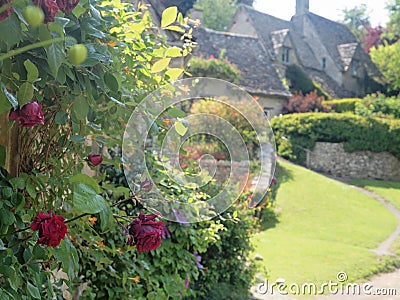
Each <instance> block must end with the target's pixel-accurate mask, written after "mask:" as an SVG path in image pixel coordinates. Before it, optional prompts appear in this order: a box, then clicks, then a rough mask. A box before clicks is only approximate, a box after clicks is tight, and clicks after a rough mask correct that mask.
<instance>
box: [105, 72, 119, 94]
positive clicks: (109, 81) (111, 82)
mask: <svg viewBox="0 0 400 300" xmlns="http://www.w3.org/2000/svg"><path fill="white" fill-rule="evenodd" d="M104 82H105V83H106V85H107V86H108V88H109V89H110V90H111V91H113V92H118V89H119V84H118V80H117V78H115V76H114V75H113V74H111V73H109V72H107V73H105V74H104Z"/></svg>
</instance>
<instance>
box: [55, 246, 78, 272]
mask: <svg viewBox="0 0 400 300" xmlns="http://www.w3.org/2000/svg"><path fill="white" fill-rule="evenodd" d="M53 255H54V257H55V258H56V259H57V260H59V261H60V262H61V263H62V266H63V271H64V272H65V273H67V275H68V277H69V279H71V280H72V279H74V278H75V277H76V274H77V272H78V269H79V264H78V263H79V259H78V253H77V251H76V248H75V247H74V245H72V244H71V242H70V241H69V239H64V240H62V241H61V242H60V245H59V246H58V247H56V248H54V249H53Z"/></svg>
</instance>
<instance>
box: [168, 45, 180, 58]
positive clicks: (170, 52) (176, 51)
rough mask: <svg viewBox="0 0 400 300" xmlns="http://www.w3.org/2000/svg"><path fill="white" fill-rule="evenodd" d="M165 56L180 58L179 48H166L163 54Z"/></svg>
mask: <svg viewBox="0 0 400 300" xmlns="http://www.w3.org/2000/svg"><path fill="white" fill-rule="evenodd" d="M165 56H168V57H181V56H182V50H181V48H178V47H171V48H168V49H167V51H166V52H165Z"/></svg>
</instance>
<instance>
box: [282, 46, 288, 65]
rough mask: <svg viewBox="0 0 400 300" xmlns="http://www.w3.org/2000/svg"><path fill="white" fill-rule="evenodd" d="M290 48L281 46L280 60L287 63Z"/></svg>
mask: <svg viewBox="0 0 400 300" xmlns="http://www.w3.org/2000/svg"><path fill="white" fill-rule="evenodd" d="M289 55H290V48H286V47H283V49H282V62H283V63H289Z"/></svg>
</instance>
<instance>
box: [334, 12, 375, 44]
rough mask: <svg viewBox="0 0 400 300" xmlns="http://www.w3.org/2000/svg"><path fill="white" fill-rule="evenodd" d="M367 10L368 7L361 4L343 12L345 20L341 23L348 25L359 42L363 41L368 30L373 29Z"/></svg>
mask: <svg viewBox="0 0 400 300" xmlns="http://www.w3.org/2000/svg"><path fill="white" fill-rule="evenodd" d="M367 10H368V8H367V5H365V4H361V5H359V6H355V7H354V8H351V9H347V8H346V9H343V11H342V12H343V19H342V21H340V22H341V23H343V24H344V25H346V26H347V27H348V28H349V29H350V31H351V32H352V33H353V34H354V35H355V36H356V37H357V39H358V40H361V37H362V35H363V33H364V32H365V30H366V28H369V27H371V22H370V19H369V16H368V15H367Z"/></svg>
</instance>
